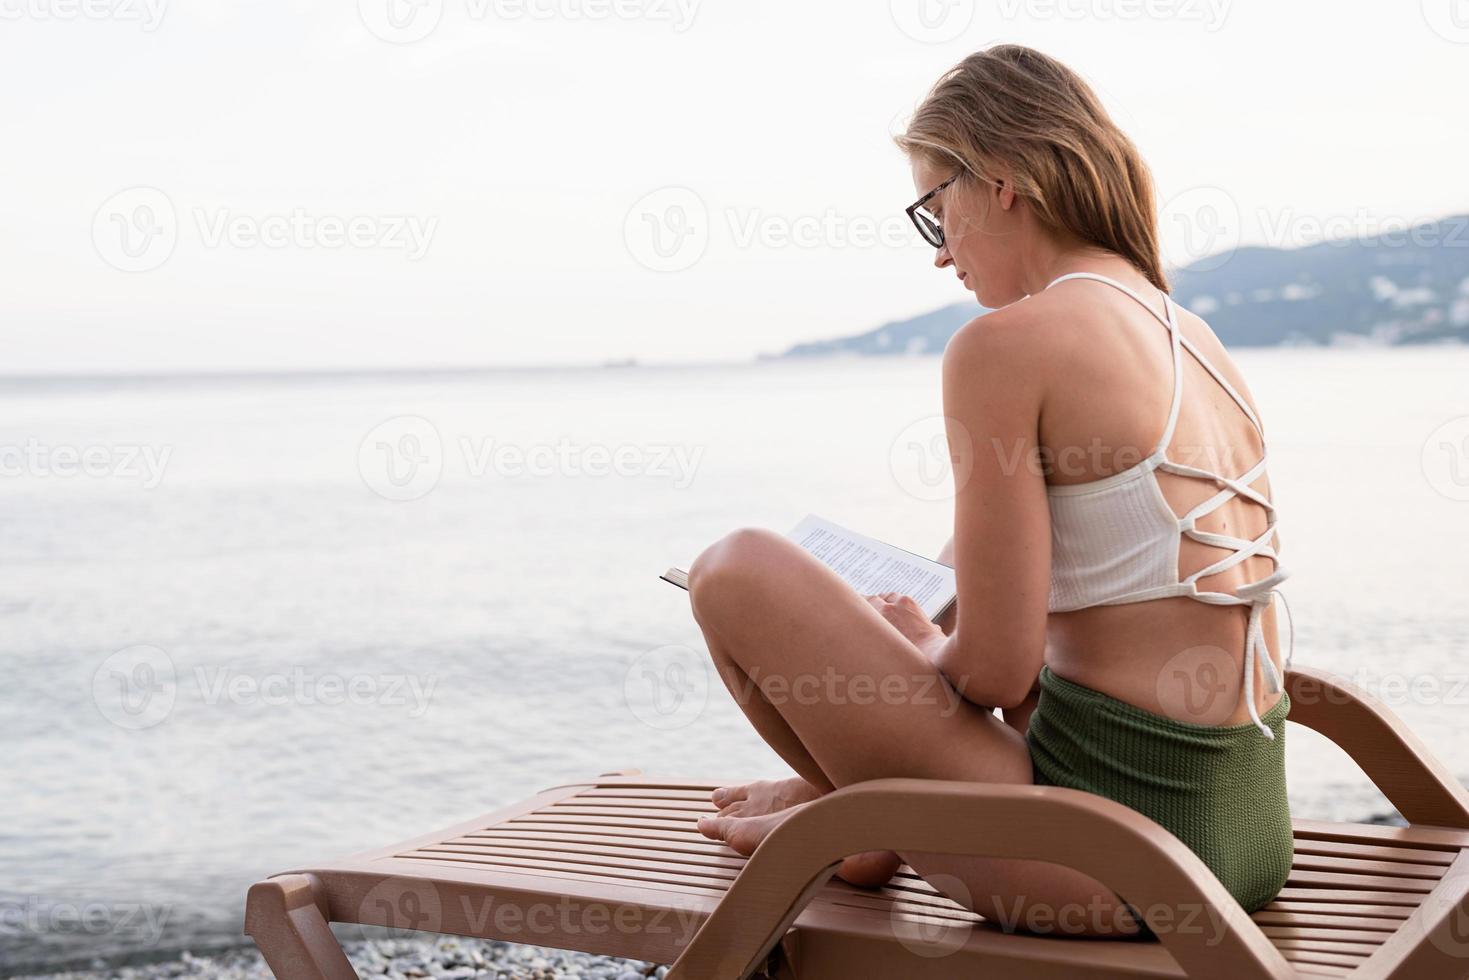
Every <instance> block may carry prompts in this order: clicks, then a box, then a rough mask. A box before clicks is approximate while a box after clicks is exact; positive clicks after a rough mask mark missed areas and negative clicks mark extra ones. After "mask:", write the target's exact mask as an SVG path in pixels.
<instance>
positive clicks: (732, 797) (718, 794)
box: [709, 785, 750, 807]
mask: <svg viewBox="0 0 1469 980" xmlns="http://www.w3.org/2000/svg"><path fill="white" fill-rule="evenodd" d="M749 795H750V787H749V786H748V785H745V786H721V787H719V788H718V789H716V790H715V791H714V792H713V793H711V794H709V799H710V800H711V801H712V802H713V803H714V805H715V806H719V807H724V806H729V805H730V804H731V803H733V802H735V801H736V800H743V799H745V798H746V797H748V796H749Z"/></svg>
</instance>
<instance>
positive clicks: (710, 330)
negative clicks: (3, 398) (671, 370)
mask: <svg viewBox="0 0 1469 980" xmlns="http://www.w3.org/2000/svg"><path fill="white" fill-rule="evenodd" d="M995 41H1018V42H1022V43H1026V44H1031V45H1034V46H1036V47H1039V48H1042V49H1044V50H1046V51H1048V52H1050V53H1051V54H1054V55H1056V56H1058V57H1060V58H1062V59H1063V60H1065V61H1067V62H1068V63H1070V64H1071V65H1072V66H1073V67H1075V68H1077V69H1078V70H1079V71H1081V72H1082V73H1083V74H1084V75H1085V76H1086V77H1087V78H1088V79H1090V80H1091V81H1092V83H1093V84H1095V85H1096V86H1097V87H1098V89H1099V90H1100V91H1101V92H1102V94H1103V97H1104V99H1105V100H1106V102H1107V104H1108V105H1109V107H1110V108H1111V110H1112V111H1113V112H1114V113H1115V114H1116V115H1117V117H1118V118H1119V120H1120V121H1121V122H1122V124H1123V126H1124V127H1125V128H1126V129H1127V130H1128V132H1129V133H1131V135H1132V136H1133V138H1134V139H1135V140H1136V141H1137V142H1138V143H1139V144H1140V146H1141V147H1142V149H1143V151H1144V153H1145V154H1146V156H1147V158H1148V159H1149V161H1150V163H1151V164H1152V167H1153V169H1154V172H1155V174H1156V176H1157V178H1158V182H1159V185H1160V196H1161V198H1162V200H1163V201H1164V202H1168V203H1169V207H1168V208H1167V210H1165V216H1164V217H1165V220H1164V232H1165V237H1166V241H1167V245H1168V251H1169V255H1170V256H1171V257H1172V258H1173V259H1174V260H1175V261H1176V260H1179V259H1187V258H1189V257H1197V253H1199V252H1201V251H1204V250H1208V249H1212V248H1215V247H1228V246H1229V245H1231V244H1233V243H1235V242H1237V241H1244V242H1261V243H1269V244H1287V243H1299V242H1302V241H1310V240H1313V239H1315V238H1317V237H1319V236H1320V235H1322V234H1323V233H1324V234H1328V235H1340V234H1345V233H1350V232H1353V231H1371V230H1373V229H1374V228H1379V227H1389V228H1390V227H1396V226H1399V225H1401V224H1402V223H1403V222H1411V221H1416V220H1421V219H1428V218H1433V217H1439V216H1442V215H1445V214H1450V213H1460V212H1464V211H1469V188H1466V185H1465V181H1464V177H1463V168H1464V162H1465V159H1466V158H1469V145H1466V144H1469V139H1466V134H1465V124H1464V105H1463V99H1464V93H1465V91H1466V87H1469V86H1466V83H1469V0H1422V2H1421V3H1420V0H1394V2H1391V3H1388V2H1378V3H1353V4H1343V3H1341V2H1339V0H1337V2H1328V0H1290V2H1280V0H1233V2H1231V0H994V2H986V3H982V4H975V3H973V2H971V0H891V2H890V0H864V2H859V3H850V2H848V3H837V2H835V0H828V2H820V3H815V2H795V0H313V2H285V0H273V2H260V0H252V2H244V0H0V82H3V90H0V91H3V94H0V105H3V111H0V147H3V152H0V220H3V222H4V234H3V235H0V265H3V270H4V273H3V274H4V289H3V294H0V352H3V360H0V373H15V372H37V371H44V372H90V371H123V370H186V369H196V368H203V369H221V368H223V369H231V368H246V369H255V368H267V369H268V368H311V367H327V366H340V367H356V366H415V365H481V364H507V363H512V364H521V363H557V362H581V363H585V362H597V361H600V360H602V359H604V358H616V357H626V356H636V357H638V358H640V359H642V360H645V361H650V362H658V361H684V360H707V359H720V358H732V357H747V356H750V355H753V354H754V353H756V352H759V351H774V350H779V349H782V348H784V347H785V346H786V345H788V344H790V343H793V342H795V341H799V340H806V339H813V338H819V337H827V336H833V335H840V334H846V333H853V332H857V331H861V330H865V329H868V328H870V327H872V326H875V325H877V324H878V323H880V322H882V321H884V320H887V319H893V318H898V317H904V316H909V315H912V314H915V313H919V312H922V311H925V310H927V309H930V308H933V307H935V306H937V305H940V304H943V303H947V302H953V301H955V300H957V299H963V298H965V297H966V296H967V294H966V293H964V292H963V291H962V290H960V289H959V287H958V285H957V283H956V282H955V281H954V279H953V277H952V275H950V274H948V273H938V272H936V271H935V270H933V269H932V268H931V267H930V262H931V258H932V251H931V250H930V249H928V248H927V247H926V246H923V245H922V244H920V243H919V242H918V240H917V238H916V236H915V235H914V234H912V232H911V230H910V229H909V228H908V226H907V225H906V219H905V218H904V217H903V214H902V209H903V207H904V206H905V205H907V204H908V203H909V202H910V201H911V200H912V198H913V196H914V194H913V190H912V187H911V184H910V181H909V177H908V172H907V167H906V164H905V162H904V160H903V158H902V156H901V154H900V153H899V152H898V151H897V150H896V149H895V148H894V147H893V145H892V142H891V138H890V137H891V134H892V133H893V132H895V131H897V130H899V129H900V128H901V126H902V122H903V120H904V118H905V116H906V114H907V113H909V112H910V111H911V110H912V108H913V107H914V105H915V104H916V102H917V101H918V99H920V98H921V96H922V95H923V93H924V91H925V90H926V88H927V87H928V85H929V84H930V83H931V82H932V81H933V80H934V79H935V78H936V77H937V75H938V74H939V73H940V72H941V71H942V70H944V69H945V68H947V67H948V66H950V65H951V64H953V63H954V62H955V61H957V60H958V59H959V58H961V57H962V56H963V55H964V54H966V53H968V52H969V51H972V50H974V49H976V48H979V47H982V46H984V45H987V44H989V43H993V42H995Z"/></svg>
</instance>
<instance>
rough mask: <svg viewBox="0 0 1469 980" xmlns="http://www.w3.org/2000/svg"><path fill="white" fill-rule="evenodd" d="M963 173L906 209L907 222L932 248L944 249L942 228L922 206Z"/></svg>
mask: <svg viewBox="0 0 1469 980" xmlns="http://www.w3.org/2000/svg"><path fill="white" fill-rule="evenodd" d="M963 172H964V171H962V170H961V171H959V173H956V174H955V175H954V176H952V177H950V178H949V179H948V180H946V181H944V182H943V183H942V184H939V185H938V186H937V187H935V188H934V189H933V190H931V191H929V192H928V193H927V194H925V195H923V196H922V197H920V198H919V199H918V200H916V201H914V202H913V203H912V204H910V205H908V207H907V208H906V211H907V214H908V220H909V221H912V222H913V227H915V228H917V229H918V234H920V235H922V236H923V240H924V241H926V242H928V244H930V245H932V246H933V247H934V248H943V247H944V226H943V225H942V224H940V223H939V219H938V218H937V217H936V216H935V215H934V214H933V213H932V212H931V211H928V210H926V209H925V208H924V205H925V204H927V203H928V202H929V201H931V200H933V196H934V195H935V194H937V193H938V192H939V191H941V190H943V189H944V188H945V187H948V186H949V185H950V184H952V183H953V182H954V181H956V180H958V179H959V174H962V173H963Z"/></svg>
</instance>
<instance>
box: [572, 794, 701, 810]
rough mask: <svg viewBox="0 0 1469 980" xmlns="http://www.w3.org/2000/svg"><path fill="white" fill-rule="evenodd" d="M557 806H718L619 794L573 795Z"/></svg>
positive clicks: (650, 807) (683, 807) (621, 807)
mask: <svg viewBox="0 0 1469 980" xmlns="http://www.w3.org/2000/svg"><path fill="white" fill-rule="evenodd" d="M557 805H558V806H567V805H576V806H599V807H610V808H613V809H618V810H620V809H623V808H628V807H631V808H638V807H643V808H646V809H652V810H660V811H662V810H672V811H676V812H679V813H694V814H699V813H718V812H719V807H717V806H715V805H714V804H713V803H710V802H709V801H708V800H669V799H661V798H656V797H655V798H649V797H633V796H627V797H619V796H574V797H572V798H571V799H570V800H567V801H566V803H560V804H557Z"/></svg>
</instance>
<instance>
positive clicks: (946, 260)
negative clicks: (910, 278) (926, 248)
mask: <svg viewBox="0 0 1469 980" xmlns="http://www.w3.org/2000/svg"><path fill="white" fill-rule="evenodd" d="M953 264H954V257H953V256H952V255H950V254H949V246H948V245H947V244H945V245H940V246H939V250H938V251H937V252H935V253H933V265H934V268H936V269H947V268H948V267H949V266H951V265H953Z"/></svg>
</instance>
